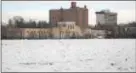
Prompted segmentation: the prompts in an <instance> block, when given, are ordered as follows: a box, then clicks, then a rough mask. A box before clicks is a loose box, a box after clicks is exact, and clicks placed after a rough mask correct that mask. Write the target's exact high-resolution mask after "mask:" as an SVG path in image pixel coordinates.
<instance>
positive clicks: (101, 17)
mask: <svg viewBox="0 0 136 73" xmlns="http://www.w3.org/2000/svg"><path fill="white" fill-rule="evenodd" d="M96 24H97V25H117V13H114V12H110V11H109V10H102V11H100V12H96Z"/></svg>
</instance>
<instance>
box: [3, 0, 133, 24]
mask: <svg viewBox="0 0 136 73" xmlns="http://www.w3.org/2000/svg"><path fill="white" fill-rule="evenodd" d="M76 2H77V6H78V7H84V5H86V6H87V8H88V10H89V24H95V23H96V15H95V12H96V11H100V10H102V9H110V10H111V11H113V12H117V13H118V23H128V22H131V21H136V18H135V16H136V14H135V13H136V11H135V9H136V8H135V6H136V2H135V1H76ZM61 7H63V8H70V1H2V21H3V22H5V23H7V21H8V19H9V18H12V17H13V16H22V17H23V18H24V19H25V20H29V19H34V20H46V21H47V22H48V21H49V10H50V9H58V8H61Z"/></svg>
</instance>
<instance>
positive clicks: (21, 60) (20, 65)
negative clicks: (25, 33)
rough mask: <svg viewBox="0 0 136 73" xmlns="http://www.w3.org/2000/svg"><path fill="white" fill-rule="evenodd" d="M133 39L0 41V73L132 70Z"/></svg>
mask: <svg viewBox="0 0 136 73" xmlns="http://www.w3.org/2000/svg"><path fill="white" fill-rule="evenodd" d="M135 44H136V40H134V39H114V40H112V39H106V40H105V39H85V40H83V39H81V40H2V72H109V71H112V72H125V71H126V72H135V71H136V62H135V61H136V58H135V57H136V56H135V54H136V46H135Z"/></svg>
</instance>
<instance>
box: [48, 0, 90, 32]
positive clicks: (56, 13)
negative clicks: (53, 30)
mask: <svg viewBox="0 0 136 73" xmlns="http://www.w3.org/2000/svg"><path fill="white" fill-rule="evenodd" d="M49 13H50V15H49V20H50V23H51V24H54V25H57V22H67V21H71V22H76V25H78V26H79V27H80V28H81V29H84V28H87V27H88V9H87V7H86V5H85V6H84V8H80V7H77V6H76V2H71V7H70V8H69V9H63V8H60V9H51V10H50V12H49Z"/></svg>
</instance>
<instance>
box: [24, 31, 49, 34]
mask: <svg viewBox="0 0 136 73" xmlns="http://www.w3.org/2000/svg"><path fill="white" fill-rule="evenodd" d="M27 33H28V34H36V33H37V34H46V33H49V31H39V32H36V31H27Z"/></svg>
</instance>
